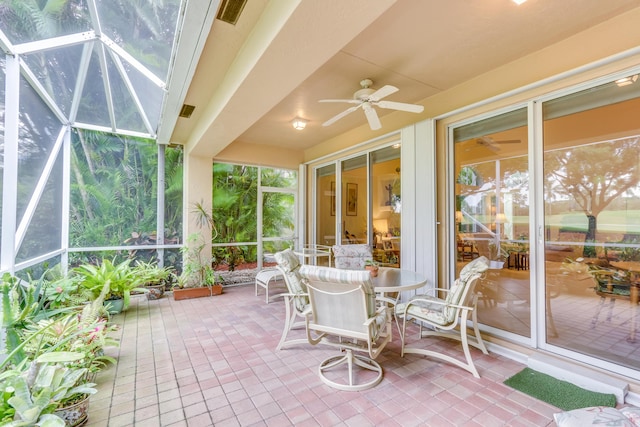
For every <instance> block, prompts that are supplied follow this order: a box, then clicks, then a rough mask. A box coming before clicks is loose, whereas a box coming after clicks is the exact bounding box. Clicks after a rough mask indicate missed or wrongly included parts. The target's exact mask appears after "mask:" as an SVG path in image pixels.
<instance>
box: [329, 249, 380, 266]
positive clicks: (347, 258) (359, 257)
mask: <svg viewBox="0 0 640 427" xmlns="http://www.w3.org/2000/svg"><path fill="white" fill-rule="evenodd" d="M367 260H369V261H371V260H373V255H372V254H371V247H370V246H369V245H367V244H357V245H334V246H333V261H334V265H335V266H336V268H341V269H346V270H364V266H365V263H366V261H367Z"/></svg>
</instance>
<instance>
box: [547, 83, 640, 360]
mask: <svg viewBox="0 0 640 427" xmlns="http://www.w3.org/2000/svg"><path fill="white" fill-rule="evenodd" d="M639 86H640V85H637V84H635V83H632V84H629V85H626V86H622V87H621V86H618V85H616V84H615V83H613V82H612V83H609V84H605V85H602V86H598V87H595V88H592V89H590V90H588V91H584V92H579V93H576V94H572V95H569V96H567V97H564V98H560V99H557V100H554V101H551V102H547V103H545V104H544V105H543V114H544V117H543V119H544V124H543V126H544V127H543V130H544V150H545V155H544V202H545V206H544V211H545V260H546V262H545V273H546V275H545V279H546V296H547V301H546V310H547V319H548V322H547V330H546V338H547V341H548V342H549V343H551V344H553V345H556V346H559V347H562V348H565V349H568V350H573V351H576V352H579V353H582V354H586V355H589V356H592V357H596V358H599V359H602V360H606V361H610V362H613V363H616V364H618V365H622V366H627V367H630V368H633V369H638V368H640V361H639V359H638V358H637V348H638V339H640V337H638V336H637V333H638V325H639V323H638V315H639V314H640V313H639V307H638V287H640V154H639V153H640V129H638V124H637V120H636V117H637V111H638V110H639V109H640V87H639Z"/></svg>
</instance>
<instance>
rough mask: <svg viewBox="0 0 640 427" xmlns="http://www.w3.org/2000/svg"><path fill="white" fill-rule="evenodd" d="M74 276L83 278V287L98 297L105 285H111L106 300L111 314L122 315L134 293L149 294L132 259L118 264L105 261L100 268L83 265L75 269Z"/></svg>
mask: <svg viewBox="0 0 640 427" xmlns="http://www.w3.org/2000/svg"><path fill="white" fill-rule="evenodd" d="M74 274H76V275H78V276H79V277H80V278H81V283H82V285H83V286H84V287H86V288H87V289H89V290H91V292H92V293H93V295H94V296H96V297H97V296H98V295H99V294H100V293H101V292H102V290H103V288H104V287H105V285H106V284H107V283H108V284H109V286H108V287H107V289H108V291H107V293H106V295H105V298H104V300H105V304H107V305H108V306H109V308H108V310H109V312H110V313H111V314H117V313H120V312H121V311H123V310H126V309H127V308H128V307H129V303H130V301H131V293H132V292H141V293H146V292H147V289H145V288H144V287H142V283H141V282H140V277H138V276H137V275H136V274H135V271H134V269H133V267H131V260H130V259H127V260H125V261H122V262H121V263H117V264H115V263H114V262H113V261H110V260H108V259H103V260H102V263H101V264H100V265H99V266H95V265H93V264H83V265H80V266H79V267H76V268H75V269H74Z"/></svg>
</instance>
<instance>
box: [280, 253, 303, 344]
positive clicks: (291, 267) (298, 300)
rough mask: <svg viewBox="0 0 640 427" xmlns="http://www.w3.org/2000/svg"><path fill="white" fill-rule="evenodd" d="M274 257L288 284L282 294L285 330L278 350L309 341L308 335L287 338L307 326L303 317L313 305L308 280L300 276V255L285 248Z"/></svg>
mask: <svg viewBox="0 0 640 427" xmlns="http://www.w3.org/2000/svg"><path fill="white" fill-rule="evenodd" d="M274 257H275V259H276V262H277V263H278V265H277V267H276V268H277V269H278V271H279V272H280V273H281V274H282V276H283V277H284V282H285V284H286V285H287V292H286V293H284V294H281V295H282V296H283V297H284V304H285V310H286V314H285V323H284V330H283V331H282V337H281V338H280V342H279V343H278V346H277V347H276V349H277V350H282V349H283V348H284V347H288V346H291V345H297V344H307V343H308V341H307V339H306V337H305V338H299V339H289V340H287V337H288V335H289V332H291V331H292V330H293V329H299V328H303V327H304V326H305V322H304V320H302V319H304V317H305V316H306V314H307V312H308V311H309V310H310V309H311V306H310V305H309V294H308V293H307V285H306V280H305V279H303V278H302V277H301V276H300V271H299V270H300V267H301V264H300V261H299V260H298V256H297V255H296V254H295V253H293V251H292V250H291V249H285V250H283V251H281V252H277V253H275V254H274Z"/></svg>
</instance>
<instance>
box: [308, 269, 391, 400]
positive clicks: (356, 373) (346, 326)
mask: <svg viewBox="0 0 640 427" xmlns="http://www.w3.org/2000/svg"><path fill="white" fill-rule="evenodd" d="M300 275H301V276H302V277H303V278H304V279H306V280H307V289H308V291H309V301H310V304H311V311H310V313H309V315H308V316H307V317H306V322H307V337H308V340H309V343H311V344H320V343H321V344H326V345H330V346H334V347H337V348H339V349H340V350H341V353H340V354H339V355H338V356H332V357H329V358H328V359H326V360H324V361H323V362H322V363H320V366H319V368H318V374H319V376H320V379H321V380H322V381H323V382H324V383H325V384H327V385H329V386H331V387H334V388H337V389H339V390H345V391H359V390H365V389H368V388H371V387H374V386H375V385H377V384H378V383H379V382H380V381H381V380H382V376H383V372H382V367H381V366H380V365H379V364H378V363H377V362H376V361H375V360H374V359H375V358H376V357H377V356H378V355H379V354H380V352H381V351H382V349H383V348H384V347H385V346H386V344H387V343H388V342H389V341H390V340H391V315H390V312H391V311H390V309H389V308H387V307H386V306H380V307H378V306H377V304H376V295H375V292H374V288H373V285H372V283H371V275H370V274H369V272H368V271H364V270H362V271H351V270H338V269H335V268H328V267H315V266H307V265H305V266H302V268H301V269H300ZM354 352H364V353H366V355H360V354H357V355H356V354H354ZM358 367H359V368H363V369H357V368H358ZM345 368H346V375H345V373H344V369H345ZM354 368H356V369H354ZM345 376H346V377H347V378H346V379H345Z"/></svg>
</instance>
